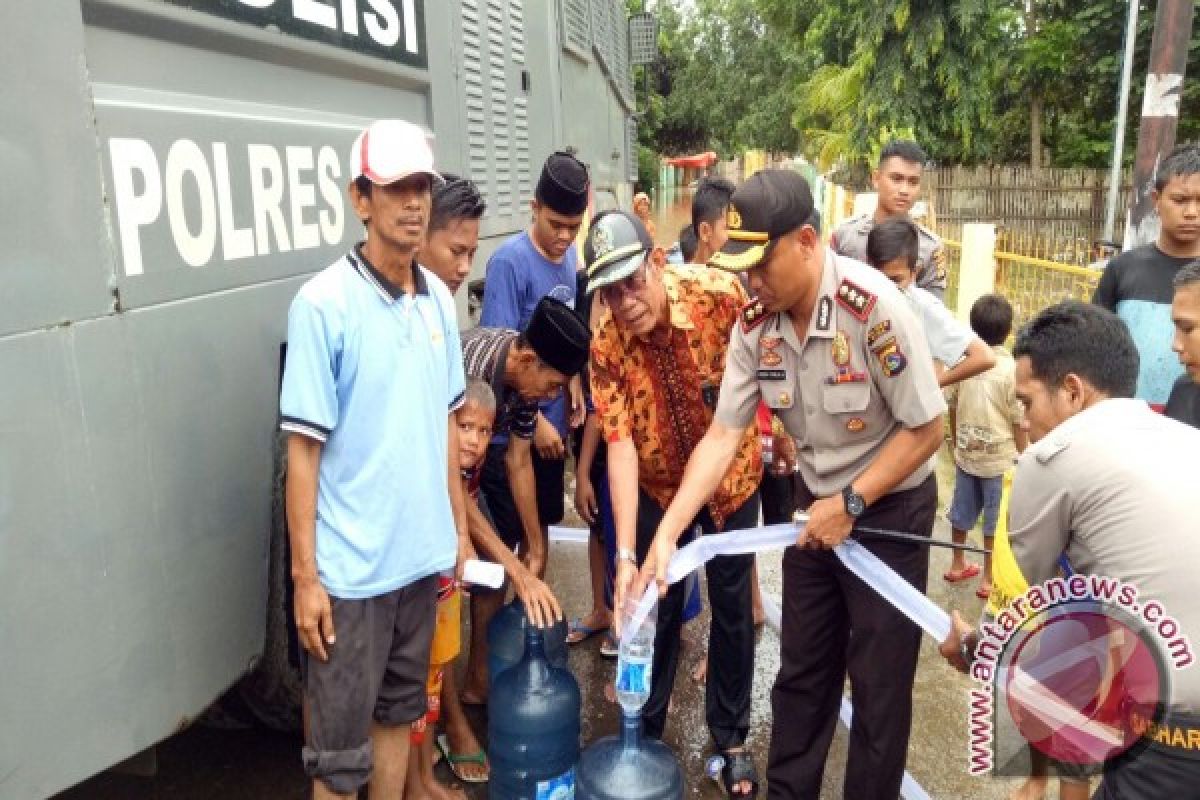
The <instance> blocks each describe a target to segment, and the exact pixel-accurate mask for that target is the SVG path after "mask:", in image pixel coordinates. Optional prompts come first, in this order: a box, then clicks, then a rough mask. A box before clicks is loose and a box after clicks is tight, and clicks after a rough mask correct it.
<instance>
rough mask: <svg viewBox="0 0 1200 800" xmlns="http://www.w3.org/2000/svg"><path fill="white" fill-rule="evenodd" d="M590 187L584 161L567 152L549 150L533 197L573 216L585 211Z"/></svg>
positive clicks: (554, 209) (559, 211)
mask: <svg viewBox="0 0 1200 800" xmlns="http://www.w3.org/2000/svg"><path fill="white" fill-rule="evenodd" d="M590 188H591V180H590V179H589V177H588V168H587V166H586V165H585V164H584V163H583V162H581V161H580V160H579V159H577V158H575V156H573V155H571V154H570V153H561V152H560V153H552V154H551V155H550V157H549V158H547V159H546V163H545V165H544V166H543V167H542V175H541V177H540V178H538V184H537V190H536V191H535V192H534V197H536V198H537V201H538V202H539V203H542V204H543V205H545V206H547V207H548V208H550V210H551V211H557V212H558V213H559V214H567V215H569V216H575V215H576V214H582V213H583V212H584V211H586V210H587V205H588V192H589V189H590Z"/></svg>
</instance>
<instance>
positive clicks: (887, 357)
mask: <svg viewBox="0 0 1200 800" xmlns="http://www.w3.org/2000/svg"><path fill="white" fill-rule="evenodd" d="M871 352H872V353H874V354H875V357H876V358H878V359H879V366H880V367H882V368H883V374H884V375H886V376H888V377H889V378H894V377H896V376H897V375H899V374H900V373H901V372H904V368H905V367H907V366H908V357H907V356H905V355H904V353H902V352H901V351H900V343H899V342H897V341H896V337H895V336H890V337H888V339H887V340H886V341H884V343H883V344H881V345H879V346H878V347H874V348H872V349H871Z"/></svg>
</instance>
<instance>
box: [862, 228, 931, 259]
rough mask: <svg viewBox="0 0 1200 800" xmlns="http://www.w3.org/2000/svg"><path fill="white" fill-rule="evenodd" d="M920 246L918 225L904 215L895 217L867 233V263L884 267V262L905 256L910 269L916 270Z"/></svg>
mask: <svg viewBox="0 0 1200 800" xmlns="http://www.w3.org/2000/svg"><path fill="white" fill-rule="evenodd" d="M920 248H921V244H920V239H919V235H918V233H917V226H916V225H914V224H913V223H912V221H910V220H908V219H906V218H904V217H893V218H892V219H889V220H886V221H884V222H881V223H879V224H878V225H875V226H874V227H872V228H871V232H870V233H869V234H867V263H868V264H870V265H871V266H872V267H875V269H883V266H884V264H887V263H889V262H891V261H895V260H896V259H897V258H903V259H904V260H905V261H906V262H907V263H908V268H909V270H915V269H916V268H917V256H918V255H919V254H920Z"/></svg>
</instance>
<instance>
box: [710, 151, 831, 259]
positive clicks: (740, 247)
mask: <svg viewBox="0 0 1200 800" xmlns="http://www.w3.org/2000/svg"><path fill="white" fill-rule="evenodd" d="M812 216H813V199H812V191H811V190H810V189H809V188H808V181H806V180H804V178H803V177H801V176H800V174H799V173H797V172H793V171H792V170H789V169H764V170H762V171H760V172H756V173H755V174H754V175H753V176H752V177H751V178H750V179H749V180H747V181H746V182H745V183H743V184H742V185H741V186H739V187H738V189H737V191H735V192H734V193H733V197H732V198H730V201H729V209H728V210H727V211H726V212H725V221H726V223H727V227H728V229H729V241H727V242H726V243H725V246H724V247H722V248H721V250H720V252H718V253H716V254H715V255H713V257H712V259H711V260H710V261H709V262H708V263H709V266H712V267H719V268H720V269H724V270H730V271H733V272H741V271H743V270H747V269H750V268H751V267H753V266H755V265H757V264H758V263H759V262H761V261H762V260H763V259H764V258H765V257H766V255H767V251H768V248H769V247H770V245H771V244H772V243H773V242H774V241H775V240H777V239H779V238H780V237H781V236H785V235H786V234H789V233H791V232H792V231H794V230H796V229H797V228H799V227H800V226H802V225H804V224H805V223H806V222H809V221H810V220H811V219H812Z"/></svg>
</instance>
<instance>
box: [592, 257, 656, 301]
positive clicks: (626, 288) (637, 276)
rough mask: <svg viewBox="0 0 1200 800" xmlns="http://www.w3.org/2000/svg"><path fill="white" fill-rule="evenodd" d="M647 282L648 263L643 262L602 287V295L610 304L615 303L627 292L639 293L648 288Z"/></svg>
mask: <svg viewBox="0 0 1200 800" xmlns="http://www.w3.org/2000/svg"><path fill="white" fill-rule="evenodd" d="M647 283H649V277H648V275H647V272H646V263H645V262H642V265H641V266H640V267H638V268H637V269H635V270H634V271H633V272H632V273H630V274H629V275H626V276H625V277H624V278H622V279H621V280H619V281H617V282H616V283H610V284H609V285H608V286H603V287H601V289H600V295H601V296H602V297H603V298H604V301H605V302H606V303H608V304H609V305H610V306H611V305H615V304H616V303H618V302H620V301H621V298H622V297H624V296H625V295H627V294H634V295H636V294H639V293H640V292H641V291H642V290H643V289H645V288H646V284H647Z"/></svg>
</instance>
